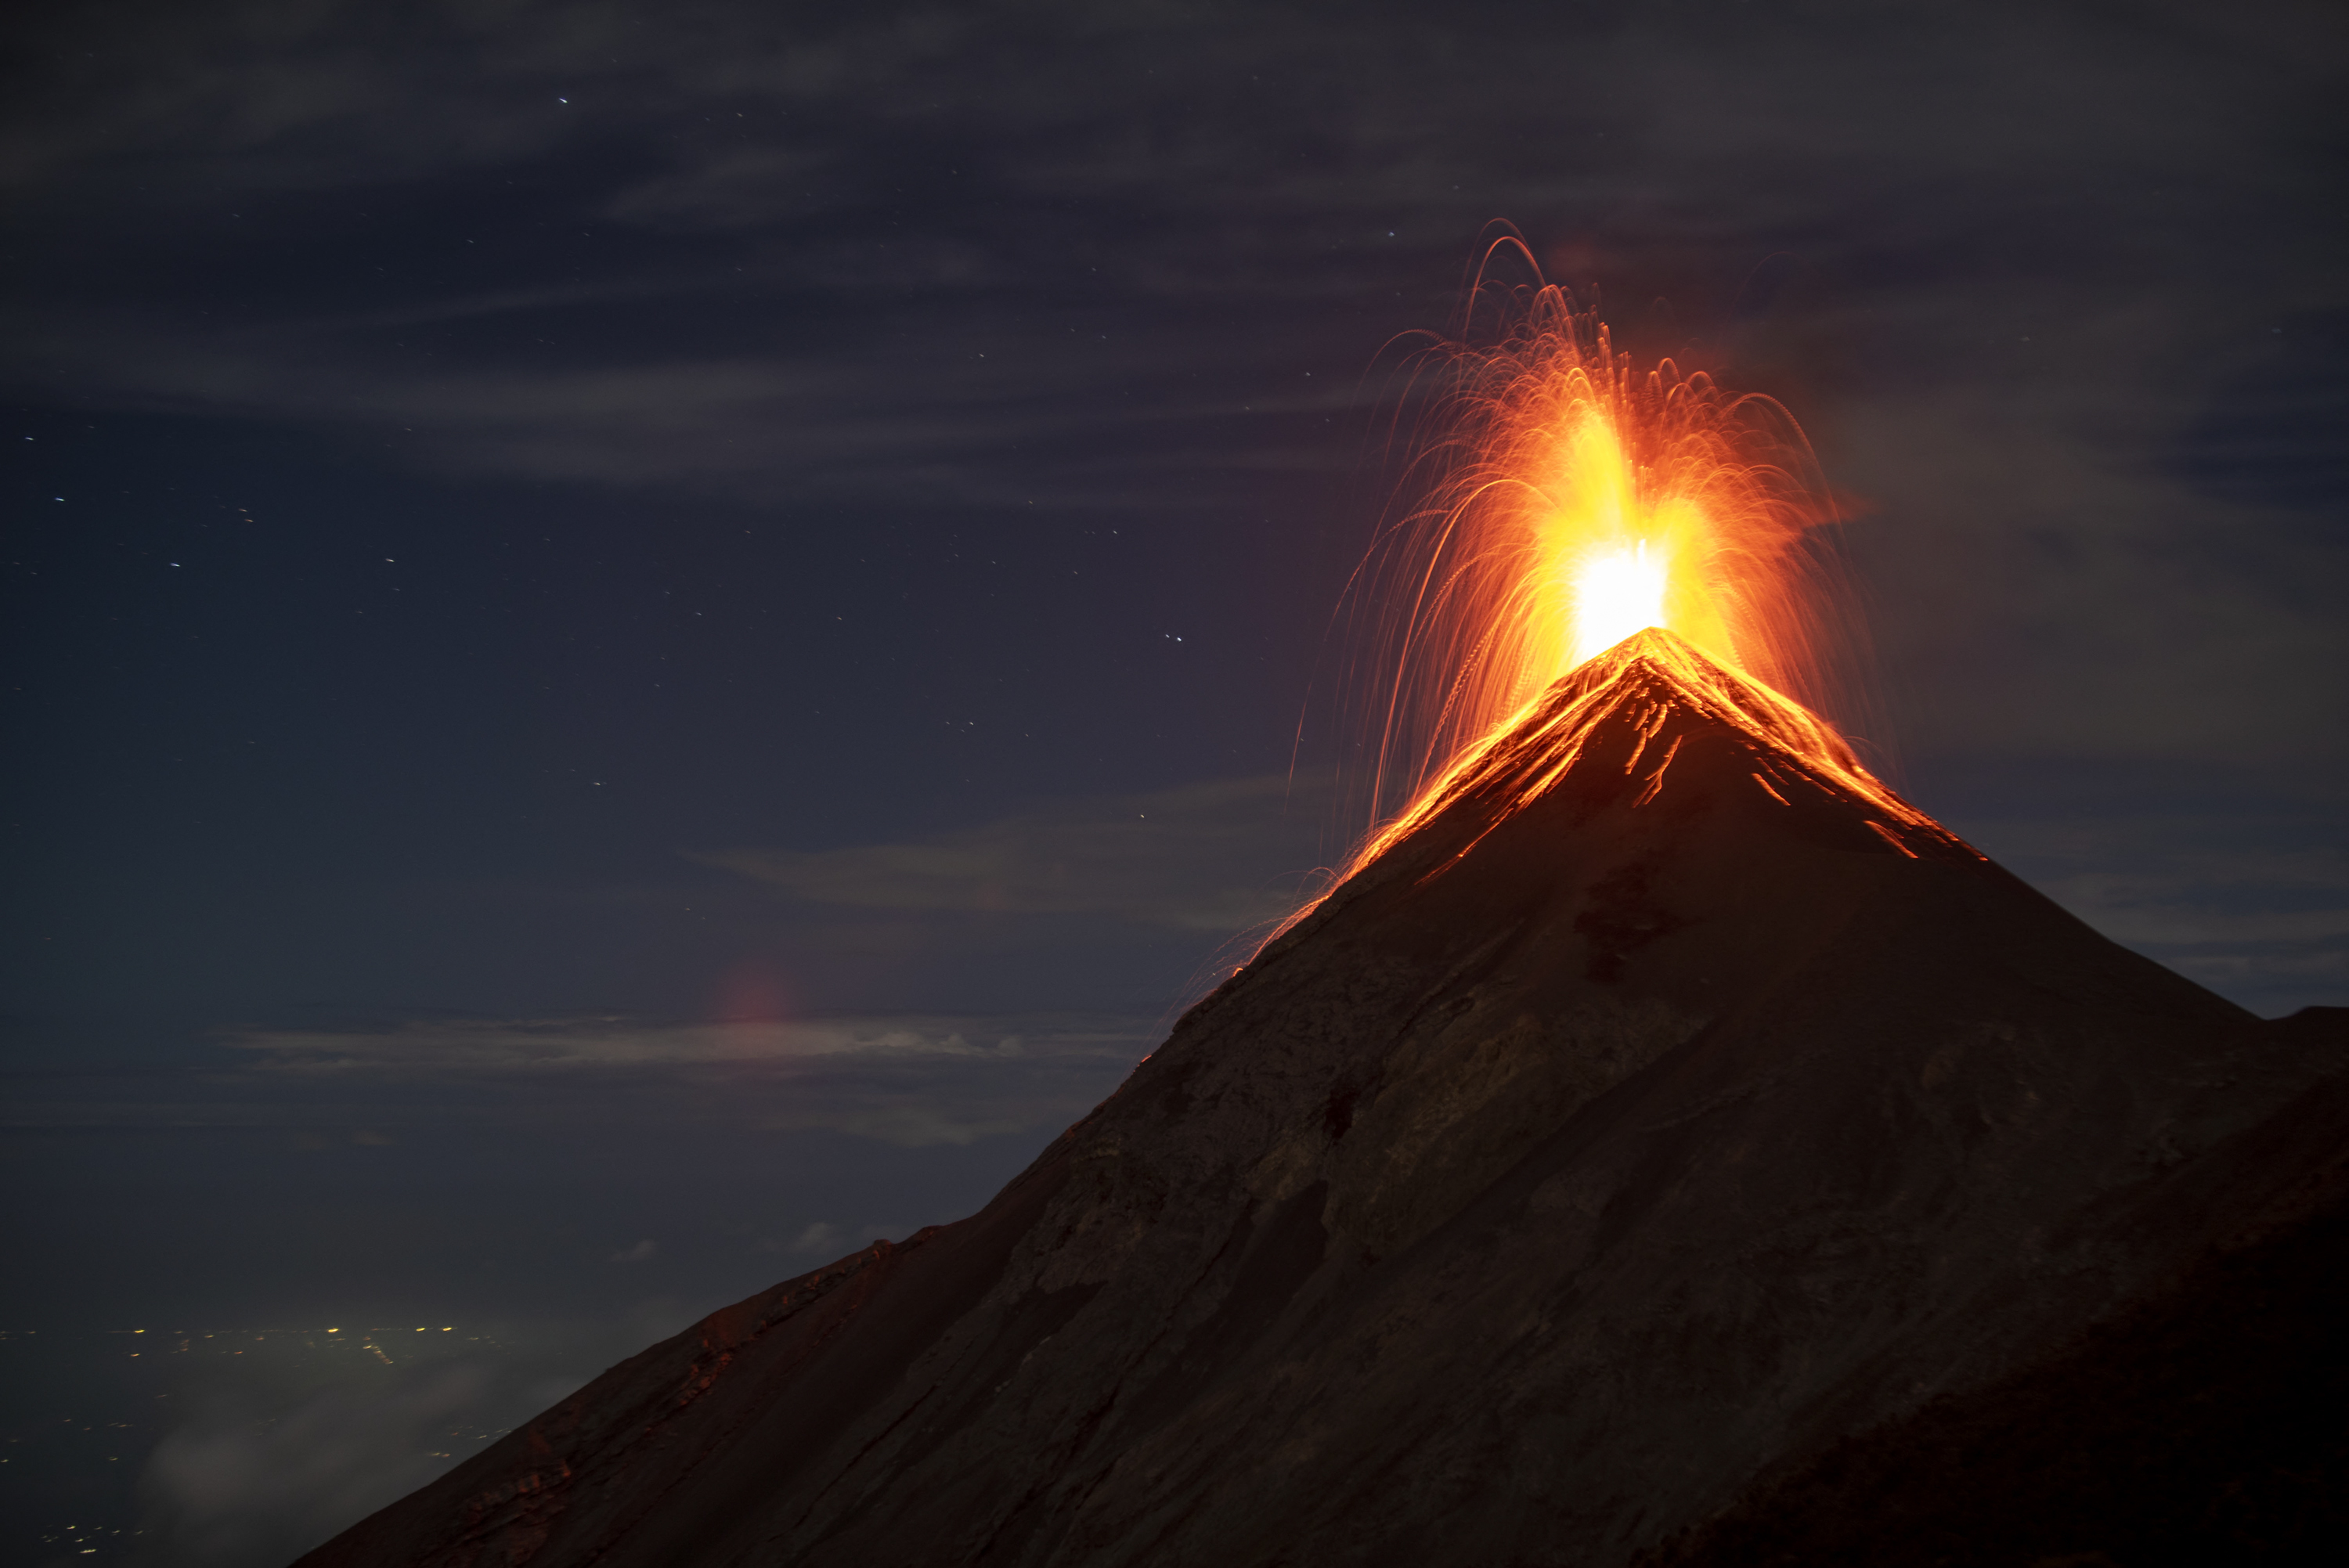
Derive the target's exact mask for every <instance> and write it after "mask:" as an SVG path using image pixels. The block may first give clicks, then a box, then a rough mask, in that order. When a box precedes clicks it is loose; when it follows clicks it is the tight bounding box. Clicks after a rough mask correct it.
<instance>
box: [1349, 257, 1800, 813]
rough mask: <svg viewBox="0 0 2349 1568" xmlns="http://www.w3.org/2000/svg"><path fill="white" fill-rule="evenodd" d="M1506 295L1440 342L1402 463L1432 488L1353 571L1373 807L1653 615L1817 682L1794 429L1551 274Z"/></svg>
mask: <svg viewBox="0 0 2349 1568" xmlns="http://www.w3.org/2000/svg"><path fill="white" fill-rule="evenodd" d="M1520 306H1521V308H1519V309H1518V310H1517V311H1516V313H1515V318H1514V319H1515V325H1514V326H1513V327H1512V328H1511V329H1510V330H1509V331H1508V332H1507V333H1506V335H1504V336H1503V337H1502V339H1501V341H1500V342H1499V343H1498V344H1497V345H1496V346H1493V347H1490V348H1487V349H1482V350H1472V349H1468V348H1465V347H1462V346H1458V345H1448V346H1444V347H1443V348H1442V349H1439V350H1437V351H1436V352H1435V354H1434V355H1433V366H1434V369H1435V371H1436V372H1437V373H1438V374H1441V375H1443V376H1444V377H1448V378H1449V379H1450V380H1451V382H1452V386H1453V391H1452V395H1451V396H1450V397H1447V398H1445V399H1444V400H1443V401H1442V403H1441V406H1440V408H1439V412H1438V415H1437V419H1438V422H1439V425H1440V433H1439V435H1438V436H1437V438H1435V439H1433V440H1432V441H1430V442H1428V443H1426V444H1425V447H1424V449H1423V451H1422V453H1421V454H1420V456H1419V458H1418V459H1416V460H1415V462H1414V465H1413V476H1412V480H1413V482H1412V484H1411V487H1410V488H1412V489H1413V490H1415V491H1416V492H1417V493H1420V494H1423V495H1425V496H1427V497H1428V498H1429V500H1428V501H1427V504H1426V505H1425V506H1423V508H1422V509H1421V510H1420V511H1416V512H1414V513H1413V514H1412V515H1411V516H1409V517H1407V518H1406V519H1404V520H1403V521H1402V524H1401V525H1400V526H1398V527H1395V528H1393V529H1392V530H1390V531H1389V532H1388V533H1387V534H1386V536H1385V537H1384V538H1383V540H1382V541H1381V546H1380V548H1379V549H1378V550H1377V551H1375V552H1373V554H1372V557H1371V561H1370V562H1366V564H1365V567H1364V570H1363V571H1362V573H1359V574H1358V576H1357V579H1356V582H1355V583H1354V585H1353V593H1354V598H1355V603H1356V607H1357V610H1358V612H1360V613H1363V614H1367V616H1368V618H1369V620H1370V622H1371V627H1370V633H1371V634H1370V636H1369V638H1368V639H1367V643H1368V645H1369V648H1368V656H1369V658H1370V661H1371V669H1370V670H1369V671H1367V672H1364V673H1366V674H1367V675H1368V676H1370V680H1369V682H1368V683H1366V684H1369V685H1371V686H1375V687H1376V688H1378V691H1379V693H1380V696H1379V698H1378V701H1377V703H1376V706H1375V707H1373V708H1372V709H1371V711H1370V712H1368V713H1367V714H1364V715H1362V716H1361V717H1362V719H1364V720H1366V721H1367V728H1368V730H1369V731H1370V738H1371V758H1370V768H1369V779H1368V788H1367V790H1366V791H1365V792H1366V793H1367V795H1368V796H1369V799H1367V800H1363V801H1360V802H1358V805H1360V806H1364V807H1367V808H1368V810H1367V813H1366V814H1367V815H1368V816H1369V817H1370V818H1371V820H1379V819H1381V818H1385V817H1388V816H1391V815H1392V814H1393V812H1394V811H1395V810H1397V809H1398V808H1399V807H1400V806H1402V804H1403V803H1404V802H1405V801H1407V800H1408V799H1413V798H1414V797H1416V796H1417V795H1418V794H1419V793H1420V792H1421V790H1422V789H1424V788H1425V786H1426V785H1427V783H1428V782H1429V781H1430V780H1431V779H1433V778H1434V777H1435V776H1436V775H1437V774H1439V773H1441V772H1442V771H1443V770H1444V768H1445V767H1446V766H1447V765H1448V764H1449V763H1450V762H1451V761H1452V760H1453V759H1454V758H1457V757H1458V756H1459V755H1461V753H1462V751H1463V750H1464V748H1467V747H1469V746H1471V745H1474V744H1475V742H1476V741H1477V740H1478V739H1479V738H1482V737H1484V736H1486V735H1488V734H1490V733H1492V732H1493V731H1494V730H1495V729H1496V728H1497V727H1501V726H1503V725H1505V724H1506V723H1507V722H1508V720H1509V719H1510V718H1511V717H1512V716H1514V715H1516V713H1518V712H1520V711H1521V710H1522V709H1523V708H1524V707H1526V704H1527V703H1530V702H1532V701H1533V700H1534V699H1535V698H1536V697H1537V696H1539V695H1540V694H1541V693H1542V692H1543V691H1544V690H1545V689H1547V687H1548V686H1550V684H1551V683H1552V682H1554V681H1556V680H1557V679H1558V677H1560V676H1563V675H1565V674H1566V673H1567V672H1568V670H1571V669H1573V668H1575V667H1576V666H1577V665H1580V664H1582V663H1583V662H1584V661H1586V660H1588V659H1590V658H1592V657H1594V656H1596V655H1599V654H1600V653H1602V652H1604V651H1605V650H1606V649H1608V648H1610V647H1612V646H1614V645H1616V644H1618V643H1619V642H1621V641H1622V640H1623V639H1624V638H1625V637H1628V636H1630V635H1631V634H1634V633H1636V632H1639V631H1641V630H1644V629H1645V628H1647V627H1649V626H1661V627H1664V628H1666V629H1667V630H1670V631H1672V632H1675V633H1677V634H1679V635H1680V636H1681V637H1682V639H1684V640H1685V641H1686V642H1688V643H1689V644H1691V645H1693V646H1694V647H1696V648H1698V649H1700V650H1702V652H1703V653H1705V654H1706V655H1709V656H1711V657H1712V658H1713V659H1714V660H1715V661H1717V662H1718V663H1720V664H1723V665H1727V666H1728V667H1729V668H1730V669H1733V670H1735V671H1737V672H1738V673H1740V674H1742V675H1744V676H1748V677H1750V678H1753V679H1756V680H1760V681H1763V682H1765V683H1767V684H1769V685H1771V686H1776V687H1778V688H1780V689H1782V690H1793V691H1796V692H1806V691H1816V687H1817V685H1818V680H1817V676H1818V675H1819V671H1818V670H1817V668H1816V661H1815V660H1814V659H1813V657H1812V654H1811V646H1812V636H1811V625H1812V623H1813V621H1814V620H1815V619H1816V618H1817V617H1816V613H1815V608H1814V605H1813V604H1812V603H1811V601H1813V600H1814V599H1816V597H1817V593H1816V590H1817V589H1818V588H1819V586H1820V583H1818V582H1817V581H1816V576H1817V569H1818V566H1819V558H1818V556H1817V555H1816V553H1815V552H1812V551H1810V550H1809V548H1808V547H1807V545H1806V542H1805V537H1804V536H1805V535H1806V532H1807V531H1809V530H1810V529H1811V528H1812V527H1814V526H1815V525H1816V524H1817V523H1818V522H1820V521H1823V520H1824V519H1825V518H1826V516H1827V515H1828V514H1829V509H1828V508H1827V507H1826V504H1825V502H1824V500H1822V495H1821V490H1820V487H1819V486H1818V485H1817V484H1816V477H1815V465H1814V464H1813V462H1812V461H1811V459H1810V455H1809V449H1808V447H1807V445H1806V442H1805V441H1804V439H1803V436H1802V432H1801V431H1800V429H1799V428H1796V427H1795V424H1794V422H1793V420H1792V419H1791V418H1788V417H1787V416H1786V414H1785V410H1784V409H1783V408H1781V407H1778V405H1777V404H1775V402H1772V401H1771V400H1770V399H1768V398H1764V397H1739V396H1733V395H1731V394H1728V393H1725V392H1723V390H1722V389H1721V388H1720V387H1717V386H1715V385H1714V384H1713V381H1712V379H1711V378H1710V377H1707V376H1705V375H1702V374H1701V373H1700V374H1696V375H1683V374H1682V372H1681V371H1680V370H1679V368H1678V367H1677V366H1674V365H1673V364H1672V362H1671V361H1670V360H1663V361H1661V362H1659V363H1658V364H1657V365H1656V366H1655V367H1654V368H1652V369H1650V370H1647V371H1643V372H1642V371H1635V370H1633V368H1632V366H1631V361H1630V356H1628V355H1619V354H1618V353H1616V352H1615V349H1614V346H1613V342H1612V340H1611V338H1610V336H1609V332H1608V329H1607V327H1606V326H1605V325H1603V324H1601V323H1600V322H1599V321H1598V319H1597V318H1596V317H1595V316H1593V315H1588V314H1584V313H1579V312H1578V311H1577V310H1576V309H1575V308H1574V302H1573V300H1572V299H1571V298H1570V297H1569V296H1568V294H1566V293H1565V291H1563V290H1562V289H1558V288H1556V287H1549V288H1543V289H1540V290H1537V291H1535V292H1533V293H1531V294H1527V295H1526V296H1524V297H1523V299H1522V300H1521V301H1520Z"/></svg>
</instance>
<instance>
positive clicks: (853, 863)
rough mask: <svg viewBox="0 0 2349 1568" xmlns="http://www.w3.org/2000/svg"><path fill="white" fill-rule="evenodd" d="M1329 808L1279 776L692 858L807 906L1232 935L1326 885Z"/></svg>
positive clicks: (1314, 787)
mask: <svg viewBox="0 0 2349 1568" xmlns="http://www.w3.org/2000/svg"><path fill="white" fill-rule="evenodd" d="M1328 810H1329V790H1328V788H1327V785H1326V783H1325V782H1324V781H1323V780H1321V779H1303V780H1299V779H1293V778H1290V777H1287V776H1284V775H1278V774H1275V775H1271V776H1268V777H1266V778H1261V779H1220V780H1216V781H1215V782H1213V783H1206V784H1193V785H1186V786H1185V787H1183V788H1181V789H1164V790H1158V791H1155V792H1154V793H1152V794H1147V795H1135V796H1130V797H1125V798H1122V799H1109V800H1098V801H1084V802H1076V803H1070V804H1063V805H1061V806H1059V807H1056V808H1051V809H1046V810H1035V811H1029V812H1023V813H1021V814H1020V815H1019V816H1016V817H1010V818H1006V819H1004V820H999V821H995V822H988V823H983V824H980V825H979V826H977V827H973V828H968V829H964V830H960V831H958V832H954V833H949V834H944V835H941V836H939V837H937V838H935V839H932V840H929V841H925V842H921V843H908V844H873V845H860V846H856V847H853V848H844V849H837V850H823V851H815V852H812V853H808V852H793V851H779V850H727V851H709V852H700V853H697V854H695V855H694V856H693V858H694V859H695V860H697V861H700V862H702V863H703V864H706V865H713V866H719V867H722V868H723V869H725V870H727V871H731V872H740V874H742V875H744V876H748V877H751V878H754V879H756V880H758V881H760V882H765V883H768V884H770V885H771V886H773V887H777V888H780V889H781V890H782V891H783V892H786V893H788V894H789V895H790V896H792V898H794V899H798V900H802V901H804V902H806V903H817V904H842V905H847V906H850V907H853V908H862V909H880V910H905V911H946V910H960V911H980V912H987V913H1006V914H1092V915H1108V916H1113V917H1117V918H1121V919H1126V920H1134V921H1141V922H1144V923H1153V924H1167V925H1173V926H1176V927H1179V928H1182V929H1185V930H1193V931H1203V932H1213V933H1216V934H1221V935H1226V936H1228V935H1233V934H1237V933H1239V932H1242V931H1246V930H1247V929H1249V928H1251V927H1255V926H1258V925H1262V924H1264V923H1268V922H1273V921H1278V920H1279V919H1281V918H1282V917H1283V916H1285V915H1287V914H1288V913H1289V912H1291V911H1292V910H1294V909H1295V908H1296V907H1297V905H1298V903H1299V901H1300V899H1301V898H1303V897H1306V896H1309V895H1310V894H1311V893H1312V892H1316V891H1318V890H1319V885H1320V883H1319V880H1317V879H1319V878H1322V877H1323V876H1324V874H1325V873H1322V872H1317V871H1316V870H1315V869H1314V868H1313V866H1312V865H1310V864H1309V863H1306V862H1307V857H1309V855H1310V854H1311V853H1312V852H1313V850H1314V847H1315V844H1316V841H1317V839H1318V838H1319V835H1320V834H1321V832H1322V830H1323V829H1324V828H1325V827H1326V825H1327V813H1328ZM1284 861H1287V862H1288V864H1287V865H1286V867H1285V869H1284V870H1283V871H1281V872H1276V873H1274V874H1272V875H1269V876H1268V875H1266V874H1264V871H1265V868H1268V867H1278V866H1283V863H1284ZM1252 872H1253V873H1254V874H1253V876H1252V875H1251V873H1252Z"/></svg>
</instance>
